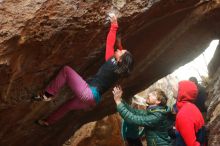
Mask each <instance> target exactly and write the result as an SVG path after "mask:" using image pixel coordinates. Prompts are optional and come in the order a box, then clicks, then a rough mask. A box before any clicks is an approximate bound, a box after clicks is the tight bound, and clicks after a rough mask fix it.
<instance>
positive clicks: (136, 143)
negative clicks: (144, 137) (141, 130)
mask: <svg viewBox="0 0 220 146" xmlns="http://www.w3.org/2000/svg"><path fill="white" fill-rule="evenodd" d="M126 141H127V143H128V146H143V145H142V143H141V139H140V138H137V139H132V138H128V137H127V138H126Z"/></svg>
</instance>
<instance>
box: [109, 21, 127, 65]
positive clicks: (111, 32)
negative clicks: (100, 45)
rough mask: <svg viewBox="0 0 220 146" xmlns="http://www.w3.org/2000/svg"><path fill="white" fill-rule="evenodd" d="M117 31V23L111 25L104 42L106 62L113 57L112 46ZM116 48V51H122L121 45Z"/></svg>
mask: <svg viewBox="0 0 220 146" xmlns="http://www.w3.org/2000/svg"><path fill="white" fill-rule="evenodd" d="M117 30H118V23H117V22H114V23H111V27H110V30H109V33H108V36H107V40H106V52H105V60H106V61H107V60H108V59H109V58H111V57H112V56H113V55H114V45H115V40H116V33H117ZM118 47H119V48H118V49H120V50H122V49H123V48H122V45H121V43H119V44H118Z"/></svg>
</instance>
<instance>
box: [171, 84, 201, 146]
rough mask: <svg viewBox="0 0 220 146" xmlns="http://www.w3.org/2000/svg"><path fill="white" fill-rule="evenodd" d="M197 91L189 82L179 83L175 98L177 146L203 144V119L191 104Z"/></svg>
mask: <svg viewBox="0 0 220 146" xmlns="http://www.w3.org/2000/svg"><path fill="white" fill-rule="evenodd" d="M197 94H198V89H197V86H196V85H195V83H193V82H191V81H180V82H179V88H178V96H177V104H176V105H177V110H178V112H177V115H176V123H175V125H176V130H177V133H176V134H177V140H176V145H177V146H202V144H203V143H204V142H203V141H204V137H203V134H204V133H203V132H204V130H203V127H204V124H205V123H204V119H203V116H202V114H201V112H200V111H199V109H198V108H197V107H196V105H195V104H194V103H193V102H194V101H195V100H196V97H197Z"/></svg>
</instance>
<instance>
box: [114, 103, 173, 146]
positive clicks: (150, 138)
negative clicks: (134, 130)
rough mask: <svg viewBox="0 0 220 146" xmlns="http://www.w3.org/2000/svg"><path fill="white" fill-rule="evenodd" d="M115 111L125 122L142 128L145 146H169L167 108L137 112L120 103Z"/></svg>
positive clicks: (154, 108)
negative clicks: (145, 140) (145, 141)
mask: <svg viewBox="0 0 220 146" xmlns="http://www.w3.org/2000/svg"><path fill="white" fill-rule="evenodd" d="M117 110H118V112H119V114H120V115H121V116H122V118H123V119H124V120H125V121H126V122H129V123H133V124H136V125H139V126H143V127H144V132H145V135H146V139H147V146H171V139H170V137H169V136H168V126H169V125H168V121H167V114H168V113H169V112H170V109H169V108H168V107H162V106H155V107H152V108H148V109H147V110H137V109H133V108H131V107H130V106H129V105H127V104H126V103H125V102H122V103H120V104H119V105H118V106H117Z"/></svg>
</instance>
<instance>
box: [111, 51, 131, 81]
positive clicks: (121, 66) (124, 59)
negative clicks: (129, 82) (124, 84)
mask: <svg viewBox="0 0 220 146" xmlns="http://www.w3.org/2000/svg"><path fill="white" fill-rule="evenodd" d="M133 66H134V59H133V56H132V54H131V53H130V52H129V51H126V52H125V53H124V54H123V55H122V56H121V61H120V62H118V67H117V69H116V70H115V73H117V74H119V75H120V76H122V77H125V76H128V75H130V73H131V71H132V69H133Z"/></svg>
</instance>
